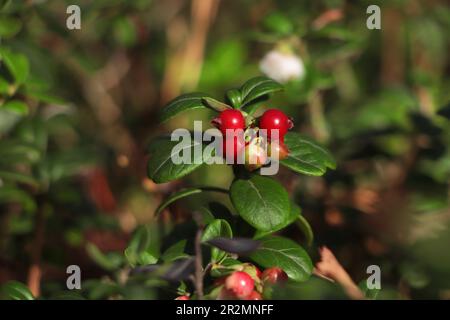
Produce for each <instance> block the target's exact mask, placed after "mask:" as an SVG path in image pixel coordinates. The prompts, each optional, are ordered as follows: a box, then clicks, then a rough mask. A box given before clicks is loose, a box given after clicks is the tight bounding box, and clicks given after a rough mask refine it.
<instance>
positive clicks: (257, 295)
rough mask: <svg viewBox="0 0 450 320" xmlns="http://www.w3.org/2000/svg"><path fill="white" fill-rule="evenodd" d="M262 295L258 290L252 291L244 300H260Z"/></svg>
mask: <svg viewBox="0 0 450 320" xmlns="http://www.w3.org/2000/svg"><path fill="white" fill-rule="evenodd" d="M262 299H263V298H262V296H261V294H260V293H259V292H258V291H252V293H250V294H249V295H248V296H247V297H246V298H245V300H262Z"/></svg>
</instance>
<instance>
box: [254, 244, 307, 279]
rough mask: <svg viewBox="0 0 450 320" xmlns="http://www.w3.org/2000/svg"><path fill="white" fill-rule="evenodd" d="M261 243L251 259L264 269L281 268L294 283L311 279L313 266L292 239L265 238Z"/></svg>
mask: <svg viewBox="0 0 450 320" xmlns="http://www.w3.org/2000/svg"><path fill="white" fill-rule="evenodd" d="M260 241H261V246H260V247H259V248H258V250H256V251H255V252H254V253H252V254H251V255H250V259H252V260H253V261H254V262H256V263H257V264H259V265H261V266H263V267H264V268H270V267H279V268H281V269H283V270H284V271H285V272H286V273H287V275H288V276H289V278H290V279H292V280H294V281H306V280H308V279H309V277H310V276H311V274H312V271H313V264H312V262H311V259H310V257H309V255H308V253H307V252H306V251H305V250H304V249H303V248H302V247H301V246H300V245H298V244H297V243H295V242H294V241H292V240H290V239H287V238H283V237H274V236H268V237H264V238H262V239H260Z"/></svg>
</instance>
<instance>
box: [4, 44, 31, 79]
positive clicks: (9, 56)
mask: <svg viewBox="0 0 450 320" xmlns="http://www.w3.org/2000/svg"><path fill="white" fill-rule="evenodd" d="M0 57H1V59H2V61H3V62H4V63H5V64H6V66H7V67H8V69H9V71H10V72H11V74H12V75H13V77H14V79H15V80H16V82H18V83H23V82H24V81H25V80H26V79H27V78H28V74H29V72H30V66H29V62H28V59H27V57H26V56H25V55H23V54H21V53H13V52H11V51H9V50H5V49H4V50H1V51H0Z"/></svg>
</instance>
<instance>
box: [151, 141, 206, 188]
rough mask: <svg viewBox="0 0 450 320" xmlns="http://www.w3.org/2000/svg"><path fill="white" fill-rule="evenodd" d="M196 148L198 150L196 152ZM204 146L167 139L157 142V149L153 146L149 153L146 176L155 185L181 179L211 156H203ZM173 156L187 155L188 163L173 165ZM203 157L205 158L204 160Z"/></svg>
mask: <svg viewBox="0 0 450 320" xmlns="http://www.w3.org/2000/svg"><path fill="white" fill-rule="evenodd" d="M196 148H199V149H198V150H197V151H201V152H196ZM203 151H204V145H203V144H201V143H200V142H196V141H195V140H191V141H188V142H184V141H181V142H178V141H170V140H168V139H165V140H161V141H158V143H157V147H156V146H153V147H152V148H151V151H150V160H149V161H148V166H147V174H148V176H149V177H150V179H152V180H153V181H154V182H155V183H164V182H169V181H172V180H176V179H179V178H182V177H184V176H186V175H188V174H189V173H191V172H192V171H194V170H195V169H197V168H198V167H200V166H201V165H202V164H203V162H204V161H206V160H208V159H209V157H210V156H211V154H208V155H203ZM172 154H173V155H180V156H181V157H182V156H183V155H187V160H188V161H183V163H180V164H175V163H174V162H173V160H172ZM203 156H205V157H206V158H204V157H203Z"/></svg>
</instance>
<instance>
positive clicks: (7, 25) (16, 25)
mask: <svg viewBox="0 0 450 320" xmlns="http://www.w3.org/2000/svg"><path fill="white" fill-rule="evenodd" d="M21 27H22V23H21V22H20V20H19V19H15V18H11V17H4V16H2V17H0V38H10V37H12V36H14V35H15V34H16V33H17V32H19V30H20V28H21Z"/></svg>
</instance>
